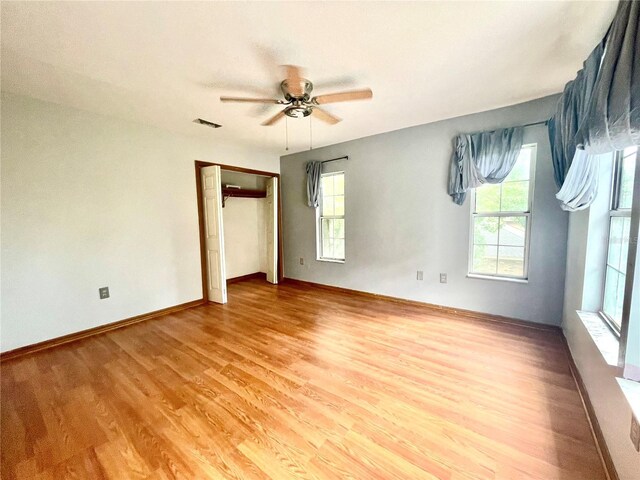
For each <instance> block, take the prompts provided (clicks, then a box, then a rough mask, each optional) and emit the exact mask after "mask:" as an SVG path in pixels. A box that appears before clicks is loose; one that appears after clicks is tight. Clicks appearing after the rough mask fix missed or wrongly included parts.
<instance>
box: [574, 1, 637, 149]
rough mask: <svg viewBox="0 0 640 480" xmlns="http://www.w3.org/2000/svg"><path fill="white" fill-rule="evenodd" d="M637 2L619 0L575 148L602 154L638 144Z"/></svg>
mask: <svg viewBox="0 0 640 480" xmlns="http://www.w3.org/2000/svg"><path fill="white" fill-rule="evenodd" d="M639 23H640V2H637V1H634V2H630V1H625V0H623V1H621V2H620V3H619V4H618V10H617V12H616V16H615V17H614V19H613V23H612V24H611V27H610V28H609V32H608V33H607V35H606V36H605V40H604V41H605V52H604V58H603V59H602V64H601V65H600V69H599V72H598V78H597V80H596V84H595V86H594V89H593V95H592V97H591V102H590V103H589V105H588V111H587V116H586V118H585V120H584V122H582V124H581V125H580V129H579V130H578V133H577V135H576V139H575V141H576V143H577V144H578V148H581V149H584V151H586V152H587V153H589V154H601V153H607V152H612V151H615V150H623V149H625V148H627V147H630V146H633V145H640V34H639V33H640V32H638V30H639V29H640V27H639V25H638V24H639Z"/></svg>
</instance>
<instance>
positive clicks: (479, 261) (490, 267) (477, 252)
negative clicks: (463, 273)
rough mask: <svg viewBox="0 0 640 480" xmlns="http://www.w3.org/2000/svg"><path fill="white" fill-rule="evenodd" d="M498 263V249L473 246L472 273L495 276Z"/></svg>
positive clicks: (486, 246) (490, 246) (491, 246)
mask: <svg viewBox="0 0 640 480" xmlns="http://www.w3.org/2000/svg"><path fill="white" fill-rule="evenodd" d="M497 263H498V247H496V246H494V245H474V246H473V273H484V274H488V275H495V274H496V271H497Z"/></svg>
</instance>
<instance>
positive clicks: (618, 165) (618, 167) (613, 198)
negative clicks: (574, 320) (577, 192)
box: [598, 150, 637, 338]
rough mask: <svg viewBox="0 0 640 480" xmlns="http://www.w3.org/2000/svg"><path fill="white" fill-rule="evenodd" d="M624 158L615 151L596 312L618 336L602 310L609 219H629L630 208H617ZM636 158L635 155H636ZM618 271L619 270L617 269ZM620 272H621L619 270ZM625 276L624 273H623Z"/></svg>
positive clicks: (618, 326)
mask: <svg viewBox="0 0 640 480" xmlns="http://www.w3.org/2000/svg"><path fill="white" fill-rule="evenodd" d="M623 158H624V151H622V150H620V151H617V152H616V153H615V158H614V160H613V175H612V178H611V190H610V191H611V195H610V198H609V225H608V227H607V250H606V256H605V262H604V275H603V276H602V297H601V299H600V310H599V311H598V313H599V314H600V316H601V317H602V319H603V320H604V322H605V323H606V324H607V326H608V327H609V328H610V329H611V330H612V332H613V334H614V335H615V336H616V337H617V338H619V337H620V330H621V328H622V327H621V326H620V325H618V324H617V323H616V321H615V320H614V319H613V318H611V316H610V315H609V314H608V313H606V312H605V311H604V296H605V293H606V288H607V268H608V267H609V248H610V247H611V245H610V241H611V220H612V219H613V218H615V217H628V218H629V219H631V208H619V206H618V205H619V203H620V181H621V177H622V161H623ZM636 158H637V157H636ZM611 268H613V267H611ZM616 270H617V269H616ZM618 272H619V271H618ZM619 273H621V272H619ZM625 278H626V273H625Z"/></svg>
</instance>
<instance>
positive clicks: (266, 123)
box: [262, 110, 284, 127]
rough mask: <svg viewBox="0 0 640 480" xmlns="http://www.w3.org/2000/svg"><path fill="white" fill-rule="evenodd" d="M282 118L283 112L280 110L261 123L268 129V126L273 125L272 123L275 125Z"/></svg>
mask: <svg viewBox="0 0 640 480" xmlns="http://www.w3.org/2000/svg"><path fill="white" fill-rule="evenodd" d="M282 117H284V110H280V111H279V112H278V113H276V114H275V115H274V116H273V117H271V118H270V119H268V120H265V121H264V122H262V125H263V126H265V127H269V126H271V125H273V124H274V123H276V122H277V121H278V120H280V119H281V118H282Z"/></svg>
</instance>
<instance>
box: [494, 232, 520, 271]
mask: <svg viewBox="0 0 640 480" xmlns="http://www.w3.org/2000/svg"><path fill="white" fill-rule="evenodd" d="M501 241H502V240H501ZM498 274H499V275H509V276H513V277H522V276H523V275H524V247H502V246H501V247H499V249H498Z"/></svg>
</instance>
